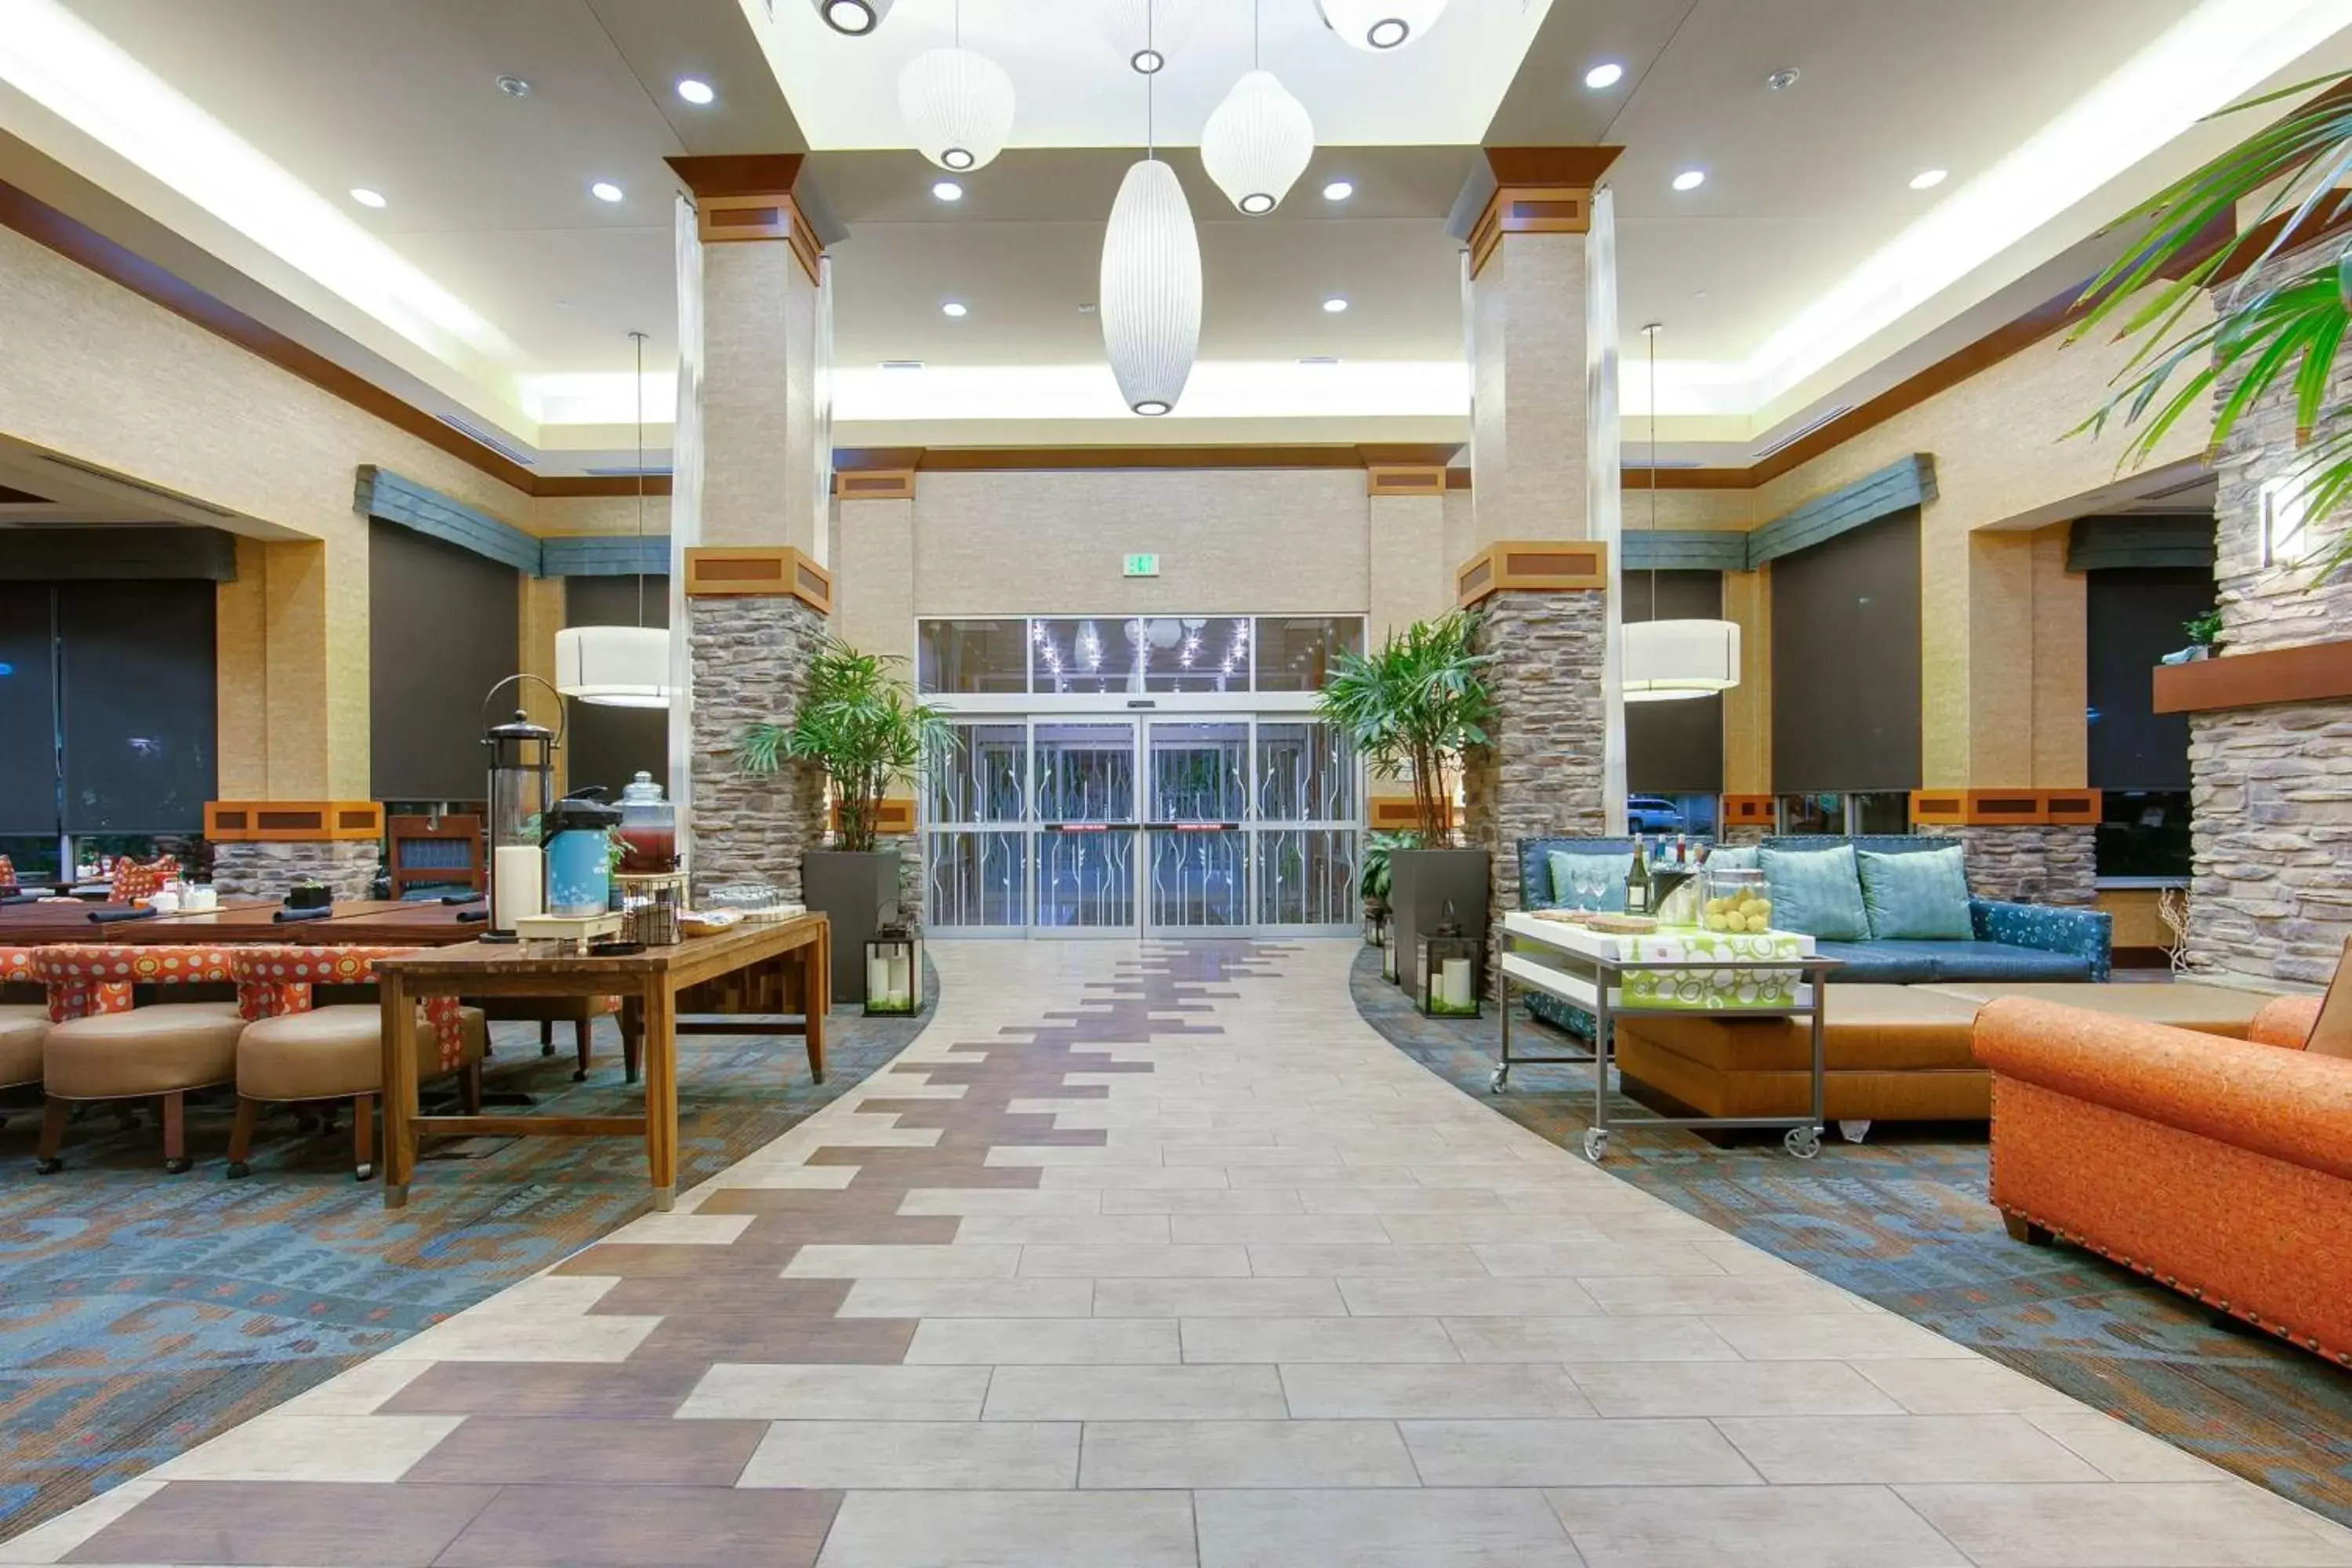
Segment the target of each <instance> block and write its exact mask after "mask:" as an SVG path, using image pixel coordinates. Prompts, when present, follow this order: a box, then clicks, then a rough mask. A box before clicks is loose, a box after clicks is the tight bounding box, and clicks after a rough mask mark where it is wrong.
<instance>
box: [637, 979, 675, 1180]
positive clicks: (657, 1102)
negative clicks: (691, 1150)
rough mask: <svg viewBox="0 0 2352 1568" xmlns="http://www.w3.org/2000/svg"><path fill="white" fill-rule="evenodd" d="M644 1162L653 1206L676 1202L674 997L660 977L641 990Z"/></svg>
mask: <svg viewBox="0 0 2352 1568" xmlns="http://www.w3.org/2000/svg"><path fill="white" fill-rule="evenodd" d="M645 998H646V1000H645V1014H644V1018H645V1070H646V1166H647V1168H648V1169H649V1171H650V1172H651V1174H652V1177H653V1187H654V1207H655V1208H656V1209H660V1210H667V1209H668V1208H669V1207H670V1205H672V1204H674V1203H676V1202H677V996H676V995H675V994H672V992H671V991H670V988H669V982H668V981H667V979H665V978H662V977H660V976H656V977H655V978H654V979H652V980H650V981H648V982H647V983H646V992H645Z"/></svg>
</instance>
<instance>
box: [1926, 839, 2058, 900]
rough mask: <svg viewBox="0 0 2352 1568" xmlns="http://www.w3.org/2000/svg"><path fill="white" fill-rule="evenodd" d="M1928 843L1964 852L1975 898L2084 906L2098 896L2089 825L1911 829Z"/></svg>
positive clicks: (1970, 891)
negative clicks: (1948, 841) (1951, 842)
mask: <svg viewBox="0 0 2352 1568" xmlns="http://www.w3.org/2000/svg"><path fill="white" fill-rule="evenodd" d="M1913 831H1914V832H1916V833H1918V834H1920V835H1922V836H1924V837H1930V838H1957V839H1958V840H1959V841H1960V843H1961V844H1963V845H1965V846H1966V847H1967V853H1968V861H1969V893H1970V894H1972V895H1973V896H1975V897H1977V898H1979V899H2006V900H2011V901H2013V902H2017V903H2025V904H2074V905H2088V904H2090V903H2092V902H2094V901H2095V900H2097V898H2098V896H2099V886H2098V864H2097V858H2096V855H2095V834H2096V833H2097V829H2096V828H2094V827H2092V826H2090V825H2089V824H2087V823H2084V824H2039V825H2034V826H2019V827H2006V826H1977V827H1938V826H1920V827H1917V828H1915V829H1913Z"/></svg>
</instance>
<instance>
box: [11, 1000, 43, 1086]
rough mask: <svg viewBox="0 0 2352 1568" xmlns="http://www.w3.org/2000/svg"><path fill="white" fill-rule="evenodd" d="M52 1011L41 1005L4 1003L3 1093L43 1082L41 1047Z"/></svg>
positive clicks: (33, 1003)
mask: <svg viewBox="0 0 2352 1568" xmlns="http://www.w3.org/2000/svg"><path fill="white" fill-rule="evenodd" d="M48 1037H49V1010H48V1008H47V1006H46V1005H43V1004H41V1003H38V1002H0V1089H15V1088H16V1087H18V1086H19V1085H21V1084H27V1083H38V1082H40V1081H41V1047H42V1045H43V1044H44V1043H45V1042H46V1041H47V1039H48Z"/></svg>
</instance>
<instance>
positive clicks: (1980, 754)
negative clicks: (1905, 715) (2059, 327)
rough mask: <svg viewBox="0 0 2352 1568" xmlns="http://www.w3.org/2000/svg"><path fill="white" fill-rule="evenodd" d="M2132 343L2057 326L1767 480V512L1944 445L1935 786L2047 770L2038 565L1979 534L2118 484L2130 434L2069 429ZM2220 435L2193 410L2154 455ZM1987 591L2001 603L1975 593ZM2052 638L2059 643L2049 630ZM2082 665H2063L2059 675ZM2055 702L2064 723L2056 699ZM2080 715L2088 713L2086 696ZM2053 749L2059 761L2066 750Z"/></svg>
mask: <svg viewBox="0 0 2352 1568" xmlns="http://www.w3.org/2000/svg"><path fill="white" fill-rule="evenodd" d="M2184 324H2185V325H2189V326H2194V325H2196V324H2197V322H2196V321H2193V320H2192V321H2187V322H2185V323H2184ZM2128 355H2129V350H2128V348H2118V347H2116V345H2114V344H2112V343H2109V342H2104V341H2096V340H2086V341H2085V342H2081V343H2077V344H2072V345H2069V344H2068V343H2067V342H2066V340H2065V338H2064V337H2063V334H2062V335H2057V336H2053V337H2049V338H2045V339H2043V340H2042V342H2039V343H2036V344H2034V345H2033V346H2032V348H2029V349H2026V350H2024V351H2023V352H2022V353H2016V354H2012V355H2011V356H2010V357H2009V358H2008V359H2005V360H2003V361H2001V362H2000V363H1998V364H1995V365H1993V366H1991V367H1990V369H1987V370H1986V371H1984V372H1982V373H1981V374H1978V375H1976V376H1973V377H1971V378H1970V379H1969V380H1968V381H1965V382H1962V383H1961V384H1959V385H1958V386H1955V387H1952V388H1951V389H1949V390H1948V391H1946V392H1944V393H1941V394H1939V395H1937V396H1935V397H1932V398H1930V399H1928V400H1927V402H1925V403H1923V404H1921V405H1918V406H1917V407H1916V408H1911V409H1907V410H1906V411H1905V412H1903V413H1901V414H1898V415H1896V416H1895V417H1894V418H1892V419H1890V420H1888V421H1887V422H1886V423H1885V424H1883V425H1880V426H1877V427H1875V428H1874V429H1871V430H1866V431H1864V432H1863V433H1862V434H1861V435H1860V436H1858V437H1855V438H1854V439H1853V440H1851V441H1848V442H1846V443H1844V444H1843V445H1842V446H1839V447H1835V448H1833V449H1832V450H1831V451H1829V452H1826V453H1823V454H1822V456H1821V457H1819V458H1814V459H1813V460H1812V461H1811V462H1809V463H1806V464H1803V465H1801V467H1799V468H1794V469H1792V470H1791V471H1790V472H1789V473H1787V474H1785V475H1783V476H1781V477H1780V479H1774V480H1772V481H1771V482H1770V483H1769V484H1767V485H1763V486H1760V487H1759V488H1758V489H1757V490H1756V491H1755V492H1754V505H1755V513H1756V516H1757V517H1758V519H1759V520H1763V521H1769V519H1771V518H1774V517H1778V516H1780V515H1781V514H1782V513H1784V512H1787V511H1789V510H1791V509H1792V508H1794V507H1796V506H1798V505H1799V504H1801V503H1802V502H1803V501H1805V500H1810V499H1811V498H1812V497H1814V496H1818V495H1821V494H1823V493H1825V492H1827V491H1830V490H1832V489H1837V488H1838V487H1839V486H1841V485H1844V484H1847V483H1849V482H1851V481H1853V480H1854V479H1859V478H1861V477H1862V476H1863V475H1864V474H1867V473H1870V472H1873V471H1874V470H1875V469H1878V468H1884V467H1885V466H1886V465H1887V464H1889V463H1891V462H1894V461H1895V460H1896V459H1897V458H1902V457H1905V456H1906V455H1908V454H1910V453H1913V452H1927V453H1930V454H1932V455H1933V456H1934V458H1935V459H1936V484H1937V491H1938V494H1937V499H1936V500H1933V501H1931V502H1929V503H1928V504H1927V507H1926V508H1925V509H1924V510H1922V512H1921V517H1920V551H1919V572H1920V620H1921V645H1922V646H1921V653H1922V655H1923V658H1922V661H1921V663H1922V679H1921V691H1920V699H1921V711H1922V713H1923V716H1924V718H1923V724H1922V731H1923V733H1922V735H1921V737H1920V739H1921V753H1922V755H1921V761H1922V764H1923V774H1924V782H1925V783H1926V784H1927V785H1928V786H1929V787H1932V788H1956V787H1974V788H2003V787H2014V786H2018V785H2021V784H2028V783H2034V782H2038V781H2036V780H2033V779H2032V778H2029V777H2026V776H2024V774H2025V773H2030V772H2032V769H2033V768H2034V766H2035V762H2034V758H2033V756H2032V752H2031V751H2030V750H2028V751H2025V752H2020V751H2019V750H2018V748H2017V746H2016V743H2015V734H2016V731H2017V730H2018V729H2019V728H2020V727H2021V715H2023V714H2026V713H2027V712H2029V711H2031V710H2032V697H2031V696H2030V695H2026V696H2023V697H2020V696H2019V695H2018V694H2019V693H2020V692H2021V691H2023V692H2027V693H2030V692H2031V690H2032V688H2033V687H2034V685H2035V684H2036V678H2035V677H2034V676H2033V675H2032V673H2031V665H2032V660H2033V658H2034V649H2035V647H2036V646H2037V639H2035V638H2034V637H2031V636H2026V637H2016V636H2015V634H2016V633H2017V632H2018V630H2019V629H2020V628H2021V627H2025V626H2031V625H2032V599H2031V595H2030V592H2029V591H2028V589H2027V587H2026V585H2027V584H2031V582H2032V573H2031V571H2029V570H2021V569H2016V568H2015V567H2014V566H2013V563H2011V560H2010V558H2009V557H2008V556H2006V555H2003V554H2001V553H2000V552H1999V550H2000V547H1999V546H1998V544H1997V543H1996V544H1995V545H1993V546H1992V547H1991V548H1992V549H1993V551H1994V552H1993V553H1991V554H1984V553H1981V552H1980V551H1981V549H1982V548H1983V546H1981V544H1980V542H1979V539H1978V537H1977V536H1978V535H1979V533H1980V532H1981V531H1984V530H1988V529H2022V530H2027V531H2031V530H2032V529H2035V528H2040V527H2043V526H2046V525H2048V524H2051V523H2054V522H2058V521H2063V520H2064V519H2065V518H2066V517H2067V515H2068V507H2069V504H2070V503H2072V502H2074V501H2075V500H2078V499H2079V498H2082V497H2084V496H2085V495H2088V494H2090V493H2091V492H2094V491H2096V490H2099V489H2103V488H2104V487H2105V486H2108V485H2110V484H2113V483H2114V482H2115V480H2116V478H2117V473H2116V463H2117V460H2118V458H2120V456H2121V454H2122V450H2123V447H2124V441H2123V440H2122V438H2120V437H2117V436H2116V435H2113V434H2110V435H2108V436H2106V437H2103V438H2101V439H2098V440H2092V439H2089V438H2085V437H2076V438H2074V439H2068V438H2067V432H2068V431H2069V430H2071V429H2073V428H2074V426H2076V425H2078V424H2080V423H2081V422H2082V420H2083V419H2084V416H2087V415H2089V414H2090V413H2091V412H2093V411H2094V410H2095V409H2096V408H2097V407H2098V405H2099V404H2100V402H2101V401H2102V399H2103V397H2104V396H2105V392H2106V387H2107V384H2108V381H2109V379H2110V378H2111V377H2112V376H2113V375H2114V374H2116V371H2117V370H2118V369H2120V368H2121V366H2122V364H2123V363H2124V361H2125V360H2126V358H2127V357H2128ZM2210 436H2211V426H2210V418H2202V417H2200V418H2189V419H2184V420H2182V421H2181V422H2180V423H2179V425H2178V426H2174V428H2173V429H2172V431H2171V432H2170V433H2169V435H2168V437H2166V439H2165V441H2164V443H2163V445H2162V446H2161V447H2160V448H2159V449H2158V451H2157V452H2156V453H2155V454H2154V455H2153V457H2152V458H2151V460H2150V461H2151V466H2162V465H2165V464H2169V463H2173V462H2178V461H2181V460H2184V459H2189V458H2196V457H2198V456H2199V455H2200V453H2202V452H2203V450H2204V448H2205V447H2206V444H2207V442H2208V440H2209V439H2210ZM1979 593H1982V594H1986V595H1994V596H1996V599H1997V602H1994V603H1991V604H1988V605H1979V604H1976V603H1975V602H1974V601H1975V598H1976V596H1977V595H1979ZM1988 634H1990V635H1988ZM2001 638H2010V639H2011V640H2008V641H2001V640H1999V639H2001ZM2041 646H2042V647H2044V648H2045V649H2048V650H2051V651H2053V652H2054V642H2053V640H2051V639H2043V640H2042V643H2041ZM2075 657H2079V655H2077V656H2075ZM2012 664H2013V665H2015V666H2017V667H2019V668H2021V669H2023V670H2024V671H2025V673H2022V674H2021V673H2019V672H2018V669H2012V668H2011V665H2012ZM2066 679H2070V678H2069V677H2067V676H2065V675H2064V674H2063V672H2062V673H2059V674H2055V675H2053V676H2052V677H2051V678H2050V679H2049V680H2048V682H2047V685H2048V687H2049V689H2050V690H2051V691H2052V692H2053V693H2054V692H2055V691H2056V690H2059V689H2063V685H2064V683H2065V681H2066ZM2054 701H2055V699H2054V697H2053V698H2052V699H2051V702H2052V703H2053V704H2054ZM2042 711H2043V713H2044V714H2045V715H2046V716H2048V717H2049V718H2050V719H2051V720H2052V721H2053V722H2055V721H2056V714H2055V709H2054V706H2045V707H2044V708H2043V710H2042ZM2073 722H2074V725H2075V726H2077V727H2079V725H2080V723H2081V717H2080V711H2079V705H2078V709H2077V712H2076V715H2075V717H2074V721H2073ZM2023 727H2024V728H2027V729H2028V730H2030V728H2031V726H2030V725H2026V726H2023ZM2053 744H2054V742H2053ZM2044 762H2045V763H2047V765H2049V766H2052V767H2053V768H2054V767H2057V766H2059V765H2060V764H2059V762H2058V760H2057V757H2056V754H2055V753H2053V755H2052V756H2051V757H2049V758H2046V759H2044ZM2011 770H2017V771H2016V772H2014V773H2012V772H2011ZM1997 774H2006V775H2009V776H1996V775H1997ZM2066 782H2079V780H2074V781H2066Z"/></svg>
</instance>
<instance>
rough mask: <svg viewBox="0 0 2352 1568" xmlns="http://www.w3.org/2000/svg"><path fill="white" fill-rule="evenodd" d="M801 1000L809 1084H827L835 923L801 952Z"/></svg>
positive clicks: (822, 928) (827, 925) (828, 923)
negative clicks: (826, 1039) (826, 1040)
mask: <svg viewBox="0 0 2352 1568" xmlns="http://www.w3.org/2000/svg"><path fill="white" fill-rule="evenodd" d="M801 997H802V1004H801V1005H803V1007H804V1008H806V1009H807V1012H806V1014H805V1016H806V1018H807V1020H808V1027H807V1031H806V1033H807V1036H808V1059H809V1081H810V1082H812V1083H823V1082H824V1015H825V1012H826V1010H827V1009H828V1008H830V1007H831V1006H832V1005H833V922H832V921H826V922H825V923H824V924H823V925H821V926H819V927H818V928H817V933H816V940H815V941H814V942H810V943H808V944H807V945H806V946H804V947H803V948H802V949H801Z"/></svg>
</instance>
